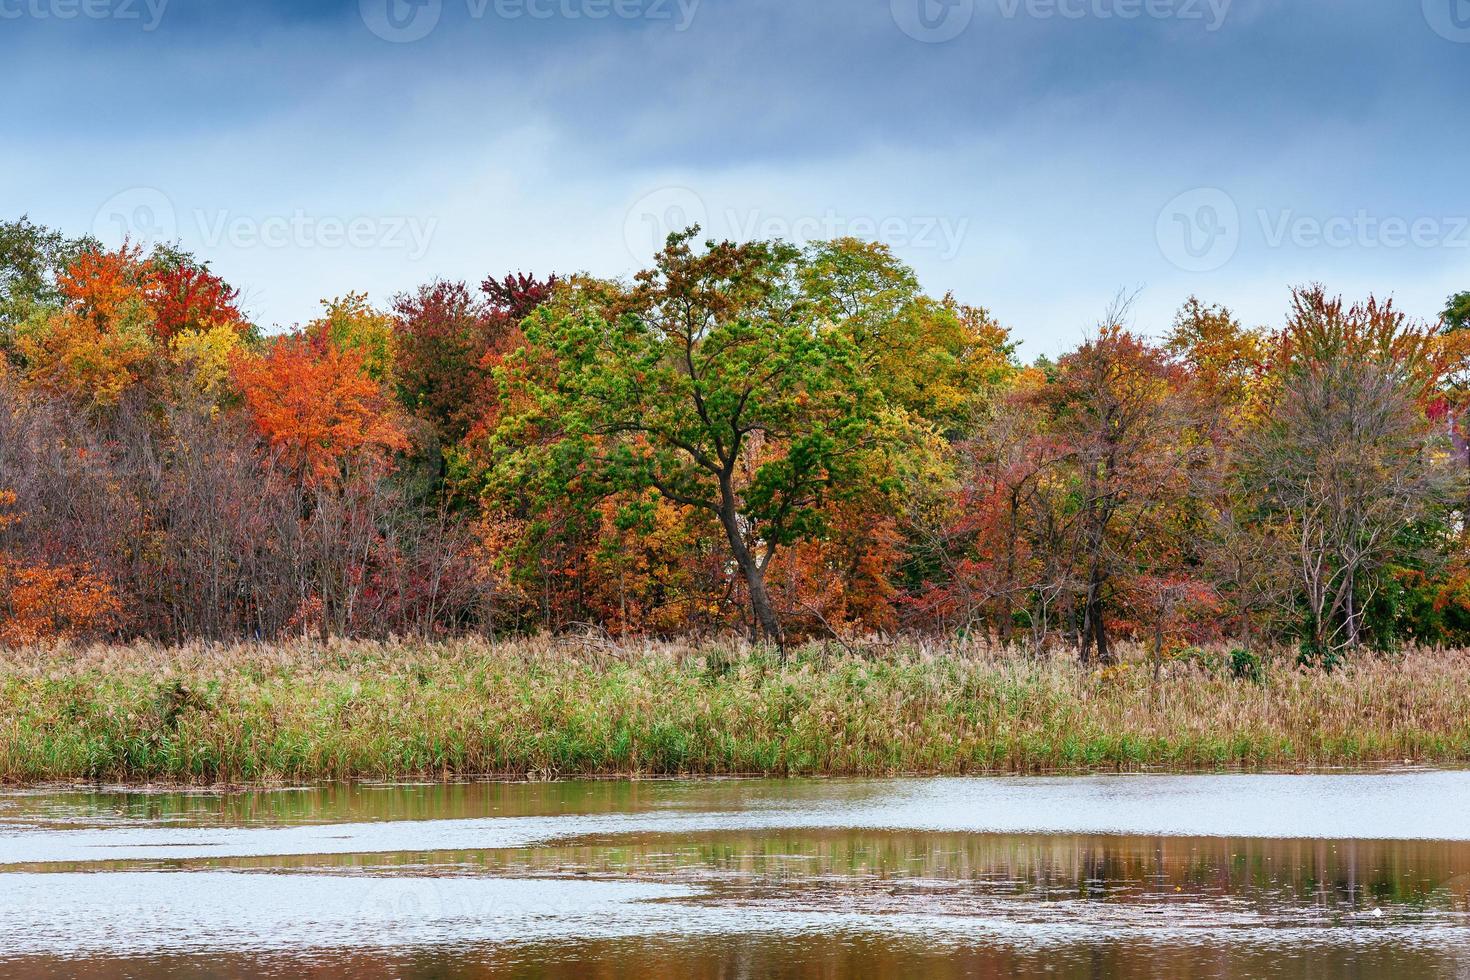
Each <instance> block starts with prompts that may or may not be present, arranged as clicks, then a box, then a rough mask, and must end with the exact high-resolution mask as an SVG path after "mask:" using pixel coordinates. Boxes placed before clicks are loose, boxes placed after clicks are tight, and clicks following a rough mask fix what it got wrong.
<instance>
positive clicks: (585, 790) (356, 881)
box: [0, 771, 1470, 980]
mask: <svg viewBox="0 0 1470 980" xmlns="http://www.w3.org/2000/svg"><path fill="white" fill-rule="evenodd" d="M0 973H6V974H14V975H28V976H48V975H55V976H71V975H97V976H115V975H130V976H140V977H162V976H169V977H173V976H195V975H205V976H252V975H260V974H275V975H281V976H296V975H301V974H303V973H309V974H310V975H312V976H317V977H348V976H352V977H356V976H405V977H420V976H422V977H430V976H433V977H440V976H449V977H461V976H463V977H473V976H514V977H521V976H525V977H553V978H558V977H574V976H575V977H579V978H586V977H588V976H599V977H622V976H629V977H634V976H638V977H642V976H654V977H668V978H674V977H744V976H790V977H807V976H823V977H826V976H845V975H853V976H878V977H886V976H926V977H948V976H955V977H958V976H997V977H999V976H1013V975H1036V976H1046V977H1073V976H1075V977H1083V976H1086V977H1096V976H1115V975H1117V976H1147V977H1153V976H1158V977H1226V976H1273V977H1281V978H1288V980H1289V978H1298V977H1300V978H1308V977H1312V978H1315V977H1324V976H1338V975H1352V976H1358V977H1364V978H1376V977H1400V976H1413V977H1421V976H1422V977H1439V976H1444V977H1464V978H1470V773H1463V772H1414V771H1404V772H1392V773H1378V774H1340V775H1307V776H1292V775H1281V776H1252V775H1231V776H1108V777H1090V778H1073V779H1061V778H1057V779H1051V778H1046V779H1041V778H1037V779H1018V778H991V779H940V780H807V781H786V782H776V781H759V780H749V781H737V780H728V781H697V782H569V783H548V784H529V785H527V784H509V783H481V784H463V785H438V784H435V785H424V786H401V785H396V786H374V785H356V786H334V787H325V788H318V789H309V790H284V791H273V792H258V793H235V794H212V793H139V792H126V791H69V792H63V791H25V792H21V791H15V792H8V793H0Z"/></svg>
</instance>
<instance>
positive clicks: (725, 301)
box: [492, 229, 890, 643]
mask: <svg viewBox="0 0 1470 980" xmlns="http://www.w3.org/2000/svg"><path fill="white" fill-rule="evenodd" d="M697 231H698V229H689V230H688V231H685V232H682V233H679V234H675V235H672V236H670V238H669V242H668V245H667V247H666V248H665V249H664V251H663V252H661V253H660V254H659V255H658V256H657V258H656V261H655V265H654V267H653V268H652V269H650V270H648V271H646V272H643V273H641V274H640V275H639V276H638V278H637V282H636V284H635V285H634V286H633V287H632V288H631V289H630V290H626V291H622V292H621V294H620V295H617V296H611V295H610V294H609V293H607V292H606V291H598V290H587V291H586V292H585V297H586V298H585V299H584V300H583V301H580V302H579V301H578V300H577V299H576V298H575V297H572V298H567V297H563V300H562V301H561V302H557V303H552V304H549V305H548V306H546V307H543V308H542V309H541V310H540V311H539V312H538V313H537V314H535V315H534V316H532V317H531V318H530V319H529V320H527V322H526V327H525V329H526V340H527V346H526V347H525V348H524V349H523V350H521V351H519V352H517V354H516V355H514V356H513V357H512V358H511V359H510V361H509V362H508V363H507V365H506V367H505V368H504V369H502V370H503V373H504V374H506V375H507V377H505V378H503V379H502V385H501V387H502V389H512V388H513V389H515V390H518V391H519V392H520V396H519V399H518V402H517V406H516V408H515V410H513V412H512V414H510V415H509V416H508V417H507V418H506V419H505V422H504V423H503V425H502V426H501V428H500V430H499V432H498V433H497V435H496V436H495V437H494V439H493V448H492V453H493V455H494V458H495V469H494V474H493V479H496V480H499V481H502V482H508V483H511V484H516V485H519V486H522V487H533V488H534V492H536V493H538V494H540V495H543V496H547V497H550V498H556V499H565V498H566V497H568V496H571V497H582V498H586V497H589V496H590V497H595V498H602V497H606V496H609V495H611V494H613V493H617V492H620V491H622V492H628V491H633V492H643V493H649V492H651V493H656V494H658V495H661V496H662V497H664V498H665V499H667V500H670V501H673V502H674V503H677V504H682V505H685V506H690V507H695V508H698V509H701V510H704V511H706V512H708V513H710V514H713V515H714V516H715V518H717V519H718V521H719V524H720V526H721V527H722V528H723V530H724V533H725V538H726V541H727V543H728V546H729V556H730V559H731V561H732V562H733V564H734V565H735V566H736V568H738V570H739V573H740V575H741V577H742V579H743V580H744V584H745V586H746V589H747V591H748V594H749V601H750V611H751V613H752V617H753V621H754V624H755V627H756V628H757V629H758V631H759V632H760V633H763V634H764V635H765V636H766V637H767V638H769V639H771V640H774V641H776V642H777V643H781V642H782V641H783V634H782V629H781V624H780V622H779V621H778V617H777V615H776V612H775V609H774V607H773V605H772V602H771V599H770V596H769V593H768V590H767V587H766V570H767V568H768V567H769V566H770V563H771V560H772V558H773V557H774V556H775V555H776V554H777V552H778V551H779V550H781V549H783V548H787V547H790V546H792V545H794V544H796V543H798V542H800V541H803V540H806V539H810V538H813V537H817V536H819V535H821V534H822V533H823V531H824V529H825V526H826V517H825V513H824V507H825V506H826V505H827V504H829V503H831V502H834V501H838V500H842V499H846V498H849V497H851V496H853V495H855V494H857V493H859V492H864V493H868V494H872V493H874V492H881V491H882V486H881V485H875V484H878V483H881V481H878V480H876V479H870V478H869V477H870V476H871V475H872V474H873V473H875V472H876V469H875V467H876V466H877V460H878V458H879V457H880V456H881V451H882V449H883V446H884V443H885V432H886V430H887V428H888V424H889V422H890V414H889V413H888V412H887V410H886V407H885V402H884V400H883V398H882V395H881V394H880V393H879V392H878V391H877V389H876V387H875V386H874V385H873V384H872V383H871V382H870V381H869V379H868V377H867V375H866V374H865V373H864V372H863V370H862V366H861V358H860V356H859V352H858V351H857V349H856V347H855V346H854V344H853V343H852V341H851V340H850V339H849V338H848V337H847V336H846V335H845V334H844V333H843V332H842V331H840V330H836V329H833V328H831V327H830V326H829V325H826V324H825V323H824V322H823V321H822V320H821V319H820V318H819V317H817V316H816V315H815V314H814V312H813V310H812V308H811V305H810V304H808V303H806V302H804V301H803V300H802V299H801V292H800V289H799V288H798V281H799V272H800V265H801V253H800V252H799V251H798V250H796V249H794V248H792V247H790V246H787V245H784V244H781V243H754V244H748V245H736V244H732V243H729V242H725V243H719V244H716V243H713V242H709V243H706V248H705V250H704V251H703V252H696V251H695V250H694V249H692V248H691V247H690V242H691V240H692V239H693V237H694V235H695V234H697ZM610 314H616V315H610Z"/></svg>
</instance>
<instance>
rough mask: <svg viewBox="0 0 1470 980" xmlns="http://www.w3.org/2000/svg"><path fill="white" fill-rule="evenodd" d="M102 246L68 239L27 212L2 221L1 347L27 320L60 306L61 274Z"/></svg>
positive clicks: (0, 253) (0, 259)
mask: <svg viewBox="0 0 1470 980" xmlns="http://www.w3.org/2000/svg"><path fill="white" fill-rule="evenodd" d="M99 247H100V246H99V245H98V244H97V243H96V242H95V241H92V240H91V239H86V238H80V239H71V238H67V237H66V236H65V235H63V234H62V233H61V232H58V231H54V230H52V229H50V228H46V227H45V226H43V225H38V224H36V223H34V222H33V221H31V220H30V219H29V218H27V217H26V216H25V215H22V216H21V217H20V218H18V219H17V220H15V221H0V349H3V348H4V347H5V346H7V345H8V344H9V343H10V342H11V341H12V340H13V338H14V332H15V330H16V328H18V327H19V326H20V325H21V324H22V323H24V322H25V321H26V320H28V319H30V318H31V317H33V316H37V315H44V314H45V313H46V312H47V311H49V310H53V309H55V308H56V307H59V306H60V305H61V302H62V296H61V289H60V285H59V281H60V278H61V275H62V273H64V272H65V271H66V269H67V267H69V266H70V265H71V264H72V263H73V262H74V261H75V260H76V258H77V256H78V255H80V254H81V253H82V252H84V251H94V250H96V249H97V248H99Z"/></svg>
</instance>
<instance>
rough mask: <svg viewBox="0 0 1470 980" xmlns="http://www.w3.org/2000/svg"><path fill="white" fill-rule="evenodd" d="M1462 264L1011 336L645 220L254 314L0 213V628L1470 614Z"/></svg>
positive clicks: (1179, 626)
mask: <svg viewBox="0 0 1470 980" xmlns="http://www.w3.org/2000/svg"><path fill="white" fill-rule="evenodd" d="M1467 327H1470V293H1465V294H1460V295H1459V296H1457V297H1454V298H1452V299H1451V300H1450V301H1449V303H1448V305H1447V306H1446V309H1445V311H1444V313H1443V315H1442V317H1441V319H1440V320H1439V322H1436V323H1433V324H1430V323H1422V322H1416V321H1414V320H1412V319H1411V318H1409V317H1407V316H1406V315H1404V314H1403V313H1402V312H1400V311H1399V310H1397V309H1395V307H1394V306H1393V304H1392V303H1391V302H1387V301H1379V300H1377V299H1374V298H1372V297H1369V298H1366V299H1364V300H1362V301H1359V302H1347V301H1344V300H1342V299H1341V298H1338V297H1335V296H1333V295H1331V294H1330V293H1329V292H1328V291H1327V290H1326V289H1325V288H1323V287H1321V286H1318V285H1310V286H1304V287H1300V288H1297V289H1295V290H1293V291H1292V292H1291V298H1290V304H1289V308H1288V309H1287V311H1286V316H1285V318H1284V321H1283V322H1282V323H1281V324H1280V325H1278V326H1270V327H1258V326H1246V325H1243V324H1242V323H1241V322H1240V321H1239V320H1238V319H1237V318H1236V317H1235V316H1233V315H1232V314H1231V313H1230V312H1229V310H1228V309H1226V308H1224V307H1222V306H1218V305H1211V304H1208V303H1205V302H1202V301H1200V300H1197V299H1190V300H1189V301H1188V302H1187V303H1185V305H1184V306H1183V307H1182V308H1181V309H1180V311H1179V312H1178V314H1177V316H1176V317H1175V319H1174V321H1173V322H1172V324H1169V325H1168V326H1167V328H1166V329H1164V330H1160V331H1156V334H1155V335H1154V336H1151V335H1149V334H1146V333H1144V332H1140V331H1139V330H1137V329H1136V328H1135V327H1134V326H1133V325H1132V323H1131V315H1130V311H1129V309H1128V304H1127V302H1126V301H1119V302H1117V303H1115V304H1114V305H1113V307H1112V308H1110V309H1108V310H1106V311H1105V313H1104V315H1103V316H1102V317H1101V318H1100V319H1099V321H1098V322H1097V323H1096V324H1095V325H1093V326H1092V327H1090V328H1089V329H1087V330H1086V331H1084V336H1083V339H1082V341H1081V342H1080V343H1079V344H1078V345H1077V346H1076V347H1074V348H1073V349H1072V350H1070V351H1068V352H1067V353H1065V354H1063V355H1061V356H1060V357H1057V358H1055V359H1050V358H1040V359H1037V360H1034V361H1032V362H1031V363H1023V361H1022V360H1021V358H1020V356H1019V354H1018V346H1017V343H1016V341H1015V340H1014V338H1013V336H1012V334H1011V333H1010V331H1009V330H1007V329H1006V328H1005V327H1004V326H1002V325H1001V324H1000V323H998V322H997V321H996V320H995V318H994V317H992V316H991V315H990V314H989V313H988V312H987V311H986V310H984V309H981V308H978V307H973V306H969V305H966V304H964V303H962V302H959V301H958V300H957V299H955V298H954V297H953V296H942V297H935V296H931V295H928V294H926V293H925V292H924V291H923V289H922V288H921V286H920V284H919V283H918V281H917V279H916V277H915V275H914V273H913V271H912V270H910V269H909V268H907V267H906V266H905V265H903V264H902V263H901V262H899V261H898V260H896V259H895V258H894V256H893V255H892V254H891V253H890V252H889V250H888V249H887V248H885V247H884V246H882V245H881V244H874V243H869V242H863V241H858V240H853V239H842V240H837V241H831V242H819V243H815V244H811V245H807V246H796V245H792V244H788V243H785V242H780V241H770V242H751V243H733V242H719V241H701V240H700V239H699V236H698V229H688V230H686V231H684V232H681V233H678V234H675V235H672V236H670V238H669V240H668V242H667V245H666V247H665V248H664V249H663V250H662V251H661V252H659V253H658V254H657V255H655V256H653V257H652V260H651V263H650V265H649V267H648V268H647V269H646V270H645V271H643V272H641V273H639V274H638V275H637V276H635V277H633V278H632V279H631V280H628V281H613V280H607V279H599V278H595V277H592V276H589V275H585V274H575V275H560V276H546V277H544V278H540V277H536V276H532V275H526V274H521V273H516V274H511V275H503V276H498V277H497V276H491V277H489V278H487V279H486V280H485V281H484V282H482V283H480V284H479V285H478V286H473V285H471V284H467V283H463V282H453V281H445V280H436V281H433V282H430V283H427V284H425V285H423V286H421V287H419V288H418V289H415V290H412V291H409V292H406V293H404V294H402V295H399V296H396V297H394V298H393V300H392V301H391V303H390V304H389V305H388V306H387V307H386V308H378V307H375V306H374V305H373V304H372V303H370V302H369V300H368V298H367V296H366V294H360V293H352V294H349V295H347V296H344V297H339V298H335V299H332V300H328V301H325V302H324V303H323V304H322V310H321V313H320V315H319V316H318V317H317V318H316V319H314V320H312V321H311V322H309V323H306V324H302V325H299V326H297V327H295V328H293V329H291V330H288V331H285V332H279V333H273V334H267V333H265V332H263V331H262V330H261V329H260V328H259V327H258V326H257V325H256V324H254V323H252V322H251V320H250V318H249V317H248V316H247V314H246V313H245V312H244V311H243V310H242V308H241V303H240V297H239V293H238V292H237V290H236V289H234V288H233V287H232V286H230V285H229V284H228V283H226V282H225V281H223V280H222V279H221V278H220V277H219V276H218V275H216V274H215V273H214V272H212V271H211V270H210V268H209V267H208V265H207V264H206V263H204V262H201V261H200V260H198V259H197V258H196V257H195V256H193V255H190V254H188V253H187V252H184V251H182V250H181V249H179V248H177V247H170V246H159V247H155V248H153V249H152V250H148V251H145V250H143V249H141V248H139V247H137V246H134V245H129V244H124V245H123V246H122V247H121V248H119V249H115V250H109V249H106V248H103V247H102V246H101V245H100V244H98V243H97V242H95V241H92V240H89V239H85V238H83V239H71V238H68V237H66V236H64V235H63V234H61V233H59V232H56V231H53V230H51V229H48V228H45V227H42V226H39V225H37V224H35V223H33V222H31V221H29V220H28V219H26V218H21V219H19V220H17V221H12V222H7V223H0V642H4V643H7V644H21V643H36V642H46V641H50V640H55V639H58V638H60V639H66V638H99V637H109V638H115V639H128V638H140V637H141V638H149V639H155V640H161V641H182V640H189V639H196V638H203V639H218V640H227V639H242V638H257V639H263V640H264V639H271V638H277V637H282V636H286V635H292V634H302V633H307V634H314V635H318V636H321V637H323V638H326V637H330V636H387V635H408V634H414V635H424V636H436V635H446V634H455V633H461V632H466V631H479V632H488V631H496V632H507V631H535V630H559V629H566V628H569V627H574V626H582V627H585V626H588V625H590V626H594V627H596V628H598V629H605V630H606V631H608V632H609V633H610V634H613V635H615V636H691V635H692V636H700V635H716V634H723V633H730V632H743V633H746V634H748V635H751V636H752V637H756V638H762V639H765V640H768V641H770V642H774V643H777V644H781V645H785V644H787V643H790V642H797V641H801V640H805V639H811V638H835V639H838V640H840V641H843V642H846V640H847V638H851V637H856V636H868V635H875V634H889V635H892V634H896V633H900V632H906V631H922V632H933V633H948V634H954V633H962V634H964V635H967V636H970V637H975V638H980V639H984V640H988V641H990V642H993V643H996V644H1004V645H1013V646H1017V647H1023V648H1025V649H1029V650H1041V649H1045V648H1049V647H1054V646H1057V645H1061V644H1068V645H1071V646H1073V647H1074V648H1075V649H1076V651H1077V653H1078V655H1079V656H1080V657H1082V658H1083V659H1084V660H1086V661H1093V662H1103V663H1106V662H1110V661H1112V660H1113V659H1114V658H1115V657H1116V653H1117V650H1116V648H1117V643H1118V642H1119V640H1120V639H1128V640H1135V641H1142V642H1144V643H1147V644H1149V645H1150V646H1151V648H1152V649H1154V650H1155V651H1156V652H1158V653H1159V654H1160V655H1162V653H1163V652H1165V651H1166V650H1168V649H1170V648H1172V647H1176V646H1179V645H1183V644H1192V643H1205V642H1222V643H1232V644H1235V645H1237V646H1239V647H1241V648H1243V649H1247V650H1249V649H1253V648H1260V647H1262V646H1265V645H1271V646H1280V645H1290V646H1291V647H1292V648H1294V649H1295V650H1297V651H1298V654H1299V656H1300V657H1301V658H1302V659H1303V661H1304V662H1308V663H1313V664H1322V665H1328V666H1330V665H1332V664H1335V663H1337V662H1338V661H1340V660H1341V659H1342V658H1343V657H1345V656H1347V655H1349V654H1350V653H1351V652H1352V651H1354V650H1358V649H1365V648H1366V649H1389V648H1392V647H1394V646H1397V645H1402V644H1406V643H1418V644H1446V645H1463V644H1466V643H1470V575H1467V555H1470V550H1467V547H1466V545H1467V537H1466V536H1467V533H1470V532H1467V527H1466V524H1465V511H1466V507H1467V492H1466V488H1467V481H1466V473H1467V465H1470V443H1467V440H1466V438H1465V435H1464V432H1463V422H1464V419H1465V417H1466V410H1467V408H1470V330H1467V329H1466V328H1467Z"/></svg>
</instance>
